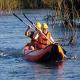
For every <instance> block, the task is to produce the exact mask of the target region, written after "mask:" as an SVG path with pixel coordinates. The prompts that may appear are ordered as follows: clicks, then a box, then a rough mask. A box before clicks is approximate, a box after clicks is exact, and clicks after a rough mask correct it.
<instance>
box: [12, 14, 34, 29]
mask: <svg viewBox="0 0 80 80" xmlns="http://www.w3.org/2000/svg"><path fill="white" fill-rule="evenodd" d="M13 15H14V16H15V17H17V18H18V19H19V20H20V21H21V22H23V23H24V24H25V25H26V26H29V25H27V24H26V23H25V22H24V21H23V20H22V19H21V18H20V17H18V16H17V15H16V14H15V13H13ZM29 27H30V28H32V29H34V28H33V27H31V26H29Z"/></svg>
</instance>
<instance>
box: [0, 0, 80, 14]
mask: <svg viewBox="0 0 80 80" xmlns="http://www.w3.org/2000/svg"><path fill="white" fill-rule="evenodd" d="M79 4H80V0H0V12H1V11H4V12H5V11H7V12H10V11H14V10H22V9H47V8H48V9H57V10H60V9H61V8H63V9H64V7H66V6H68V8H71V7H73V6H74V8H75V9H76V11H80V9H79V8H80V5H79ZM64 5H65V6H64ZM71 5H72V6H71Z"/></svg>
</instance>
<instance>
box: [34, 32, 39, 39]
mask: <svg viewBox="0 0 80 80" xmlns="http://www.w3.org/2000/svg"><path fill="white" fill-rule="evenodd" d="M38 37H39V34H38V33H37V32H36V33H34V35H33V38H34V39H35V40H37V39H38Z"/></svg>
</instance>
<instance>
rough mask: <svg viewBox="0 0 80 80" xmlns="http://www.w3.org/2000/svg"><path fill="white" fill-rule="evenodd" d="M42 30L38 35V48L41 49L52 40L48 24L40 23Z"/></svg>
mask: <svg viewBox="0 0 80 80" xmlns="http://www.w3.org/2000/svg"><path fill="white" fill-rule="evenodd" d="M41 28H42V32H41V33H40V35H39V37H38V48H39V49H42V48H45V47H47V46H48V45H50V44H51V42H54V39H53V37H52V35H51V33H50V32H49V31H48V25H47V23H43V24H42V27H41Z"/></svg>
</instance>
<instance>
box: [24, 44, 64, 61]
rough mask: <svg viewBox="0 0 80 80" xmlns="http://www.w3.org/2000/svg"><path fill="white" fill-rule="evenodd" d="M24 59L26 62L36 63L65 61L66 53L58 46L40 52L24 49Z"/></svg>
mask: <svg viewBox="0 0 80 80" xmlns="http://www.w3.org/2000/svg"><path fill="white" fill-rule="evenodd" d="M61 49H62V48H61ZM24 57H25V59H26V60H29V61H34V62H45V61H46V62H47V61H56V60H63V59H64V51H63V49H62V51H61V50H59V45H58V44H54V45H53V44H52V45H49V46H47V47H46V48H44V49H39V50H34V51H32V50H26V46H25V48H24Z"/></svg>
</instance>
